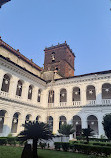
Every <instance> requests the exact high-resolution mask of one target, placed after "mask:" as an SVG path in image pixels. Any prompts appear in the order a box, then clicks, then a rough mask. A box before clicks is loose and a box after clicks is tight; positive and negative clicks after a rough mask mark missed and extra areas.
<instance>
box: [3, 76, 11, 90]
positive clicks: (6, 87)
mask: <svg viewBox="0 0 111 158" xmlns="http://www.w3.org/2000/svg"><path fill="white" fill-rule="evenodd" d="M9 85H10V77H9V76H8V75H7V74H5V75H4V77H3V82H2V88H1V91H4V92H9Z"/></svg>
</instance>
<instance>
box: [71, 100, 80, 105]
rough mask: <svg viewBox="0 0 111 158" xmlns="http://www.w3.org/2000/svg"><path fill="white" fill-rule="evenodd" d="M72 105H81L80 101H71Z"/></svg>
mask: <svg viewBox="0 0 111 158" xmlns="http://www.w3.org/2000/svg"><path fill="white" fill-rule="evenodd" d="M72 105H73V106H80V105H81V101H73V102H72Z"/></svg>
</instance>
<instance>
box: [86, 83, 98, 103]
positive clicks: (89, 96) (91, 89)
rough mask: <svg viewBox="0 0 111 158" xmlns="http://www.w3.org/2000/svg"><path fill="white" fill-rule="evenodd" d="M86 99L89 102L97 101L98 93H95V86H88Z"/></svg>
mask: <svg viewBox="0 0 111 158" xmlns="http://www.w3.org/2000/svg"><path fill="white" fill-rule="evenodd" d="M86 98H87V100H96V92H95V87H94V86H92V85H89V86H87V89H86Z"/></svg>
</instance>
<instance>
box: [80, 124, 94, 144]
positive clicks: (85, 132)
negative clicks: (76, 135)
mask: <svg viewBox="0 0 111 158" xmlns="http://www.w3.org/2000/svg"><path fill="white" fill-rule="evenodd" d="M92 132H93V129H91V128H90V127H88V128H84V129H82V135H83V136H85V137H86V141H87V143H89V136H93V135H94V134H93V133H92Z"/></svg>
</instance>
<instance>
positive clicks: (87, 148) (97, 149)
mask: <svg viewBox="0 0 111 158" xmlns="http://www.w3.org/2000/svg"><path fill="white" fill-rule="evenodd" d="M74 147H75V150H77V151H78V152H79V153H85V154H94V155H104V156H107V155H110V154H111V147H107V146H96V145H89V144H88V145H85V144H75V145H74Z"/></svg>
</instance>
